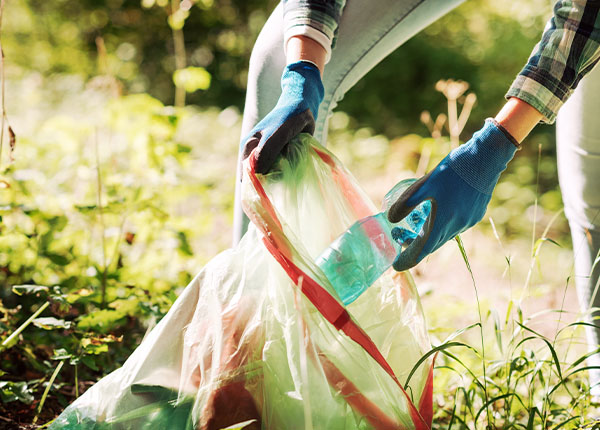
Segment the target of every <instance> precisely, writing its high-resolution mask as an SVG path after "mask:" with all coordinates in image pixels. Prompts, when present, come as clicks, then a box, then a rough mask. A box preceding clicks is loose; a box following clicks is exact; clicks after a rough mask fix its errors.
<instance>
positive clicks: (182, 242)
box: [177, 231, 194, 256]
mask: <svg viewBox="0 0 600 430" xmlns="http://www.w3.org/2000/svg"><path fill="white" fill-rule="evenodd" d="M177 239H179V250H180V251H181V252H183V253H184V254H185V255H189V256H192V255H194V252H193V251H192V247H191V246H190V243H189V242H188V239H187V235H186V234H185V233H184V232H183V231H178V232H177Z"/></svg>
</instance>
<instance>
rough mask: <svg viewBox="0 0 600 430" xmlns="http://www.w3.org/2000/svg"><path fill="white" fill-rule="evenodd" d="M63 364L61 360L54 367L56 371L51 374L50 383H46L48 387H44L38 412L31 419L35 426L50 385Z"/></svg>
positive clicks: (63, 361)
mask: <svg viewBox="0 0 600 430" xmlns="http://www.w3.org/2000/svg"><path fill="white" fill-rule="evenodd" d="M64 364H65V360H62V361H61V362H60V363H58V366H56V369H54V372H52V376H51V377H50V381H48V385H47V386H46V389H45V390H44V394H42V399H41V400H40V405H39V406H38V410H37V412H36V414H35V417H33V424H35V423H36V422H37V420H38V417H39V415H40V413H41V412H42V408H43V407H44V403H46V398H47V397H48V393H49V392H50V389H51V388H52V384H54V380H55V379H56V377H57V376H58V373H59V372H60V369H62V367H63V366H64Z"/></svg>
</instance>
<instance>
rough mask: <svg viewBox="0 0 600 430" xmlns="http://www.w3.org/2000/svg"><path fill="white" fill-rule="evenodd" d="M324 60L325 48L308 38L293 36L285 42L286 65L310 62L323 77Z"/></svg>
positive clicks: (325, 56)
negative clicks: (301, 61)
mask: <svg viewBox="0 0 600 430" xmlns="http://www.w3.org/2000/svg"><path fill="white" fill-rule="evenodd" d="M326 58H327V51H325V48H323V46H321V44H320V43H318V42H316V41H314V40H313V39H311V38H310V37H307V36H294V37H291V38H290V40H288V42H287V50H286V59H287V63H288V64H290V63H294V62H296V61H300V60H303V61H310V62H311V63H313V64H315V65H316V66H317V67H318V68H319V71H320V72H321V76H323V69H324V68H325V60H326Z"/></svg>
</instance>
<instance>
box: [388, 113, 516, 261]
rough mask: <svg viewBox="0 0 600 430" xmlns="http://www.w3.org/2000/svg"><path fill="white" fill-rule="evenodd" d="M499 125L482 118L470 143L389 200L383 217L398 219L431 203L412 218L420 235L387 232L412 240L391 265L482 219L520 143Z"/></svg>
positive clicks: (424, 253) (430, 249)
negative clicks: (423, 212) (421, 214)
mask: <svg viewBox="0 0 600 430" xmlns="http://www.w3.org/2000/svg"><path fill="white" fill-rule="evenodd" d="M499 127H501V126H499V124H498V123H497V122H496V121H494V120H492V119H488V120H486V123H485V126H484V127H483V128H482V129H481V130H479V131H478V132H477V133H475V134H474V135H473V137H472V138H471V140H470V141H468V142H467V143H465V144H464V145H461V146H459V147H458V148H456V149H454V150H452V151H451V152H450V153H449V154H448V155H447V156H446V158H444V159H443V160H442V161H441V162H440V164H438V165H437V167H436V168H435V169H433V170H432V171H431V172H430V173H428V174H427V175H425V176H423V177H422V178H421V179H419V180H418V181H416V182H415V183H414V184H412V185H411V186H410V187H409V188H408V189H407V190H406V191H405V192H404V193H403V194H402V195H401V196H400V197H399V198H398V200H397V201H396V202H395V203H394V204H392V206H391V207H390V210H389V212H388V219H389V220H390V222H398V221H400V220H402V219H403V218H405V217H406V216H407V215H409V214H410V213H411V211H412V210H413V209H414V208H415V207H416V206H418V205H419V204H420V203H422V202H424V201H425V200H430V201H431V214H430V215H429V217H428V218H427V220H413V221H415V223H416V224H418V225H419V224H424V225H423V230H422V232H421V234H419V235H418V236H416V237H415V236H414V235H411V234H410V232H408V231H405V229H402V228H399V227H396V228H394V229H393V230H392V237H394V238H395V239H396V238H397V239H401V240H407V239H408V240H409V243H410V241H411V240H412V243H410V245H409V246H408V247H407V248H406V249H405V250H404V251H402V252H401V253H399V254H398V256H397V257H396V260H395V261H394V265H393V266H394V269H396V270H397V271H403V270H407V269H410V268H411V267H413V266H415V265H416V264H417V263H419V262H420V261H421V260H422V259H423V258H425V257H426V256H427V255H429V254H431V253H432V252H434V251H435V250H437V249H438V248H439V247H440V246H442V245H443V244H444V243H446V242H447V241H448V240H450V239H452V238H454V237H455V236H456V235H457V234H459V233H462V232H463V231H465V230H467V229H468V228H470V227H472V226H473V225H475V224H477V223H478V222H479V221H480V220H481V219H482V218H483V215H484V214H485V211H486V208H487V205H488V203H489V202H490V199H491V198H492V191H493V190H494V187H495V186H496V184H497V183H498V178H499V177H500V173H502V172H503V171H504V169H506V165H507V164H508V162H509V161H510V160H511V159H512V158H513V156H514V155H515V151H516V150H517V148H518V145H519V144H518V143H517V142H516V141H515V139H514V138H513V137H512V136H510V134H508V132H507V131H506V130H504V129H501V128H499ZM423 221H424V223H423Z"/></svg>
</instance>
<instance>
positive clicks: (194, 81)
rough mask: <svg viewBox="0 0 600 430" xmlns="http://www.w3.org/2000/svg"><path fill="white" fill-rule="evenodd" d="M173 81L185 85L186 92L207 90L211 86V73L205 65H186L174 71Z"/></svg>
mask: <svg viewBox="0 0 600 430" xmlns="http://www.w3.org/2000/svg"><path fill="white" fill-rule="evenodd" d="M173 82H174V83H175V85H176V86H178V87H183V88H184V89H185V91H186V92H188V93H193V92H195V91H198V90H207V89H208V88H209V87H210V82H211V75H210V73H208V72H207V71H206V69H205V68H204V67H186V68H185V69H179V70H176V71H175V73H173Z"/></svg>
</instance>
